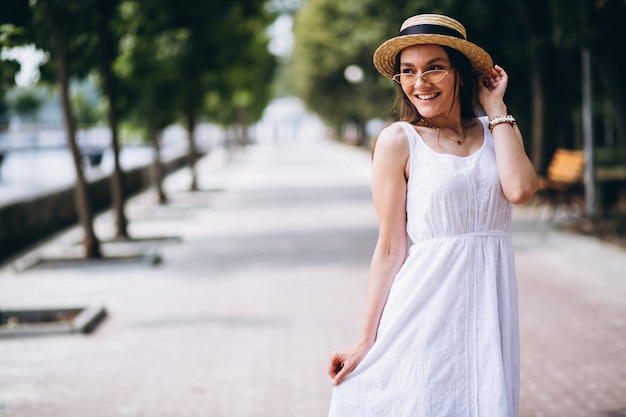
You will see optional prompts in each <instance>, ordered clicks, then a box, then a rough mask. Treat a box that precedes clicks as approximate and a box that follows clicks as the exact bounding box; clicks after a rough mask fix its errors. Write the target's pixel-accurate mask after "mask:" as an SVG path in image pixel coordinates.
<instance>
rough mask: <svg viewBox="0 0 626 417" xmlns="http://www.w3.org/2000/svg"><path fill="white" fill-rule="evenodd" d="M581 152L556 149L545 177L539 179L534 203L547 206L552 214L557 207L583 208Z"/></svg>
mask: <svg viewBox="0 0 626 417" xmlns="http://www.w3.org/2000/svg"><path fill="white" fill-rule="evenodd" d="M584 167H585V154H584V153H583V151H576V150H569V149H563V148H557V149H556V151H555V152H554V155H553V156H552V160H551V161H550V165H549V166H548V171H547V173H546V176H545V177H541V176H540V177H539V188H538V189H537V193H536V194H535V199H536V202H537V203H539V204H547V205H548V206H549V207H550V208H551V209H552V210H553V211H554V212H556V210H557V209H558V208H559V207H562V206H563V207H570V208H576V209H581V208H582V207H583V206H584V184H583V170H584Z"/></svg>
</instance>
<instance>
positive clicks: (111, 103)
mask: <svg viewBox="0 0 626 417" xmlns="http://www.w3.org/2000/svg"><path fill="white" fill-rule="evenodd" d="M105 1H108V0H105ZM100 10H101V11H103V13H102V15H101V16H100V19H98V25H99V27H98V37H99V38H100V52H101V55H100V72H101V75H102V81H103V90H104V95H105V97H106V99H107V102H108V103H107V104H108V106H107V117H108V120H109V129H110V130H111V147H112V150H113V173H112V174H111V201H112V205H113V211H114V212H115V217H116V228H115V237H116V238H118V239H122V238H124V239H127V238H128V219H127V218H126V213H125V212H124V205H125V202H126V196H125V193H124V184H123V182H122V179H123V172H122V168H121V166H120V157H119V155H120V145H119V123H118V115H117V108H116V101H117V90H116V86H115V76H114V75H113V69H112V66H113V55H114V53H113V51H114V49H115V40H114V39H113V37H112V35H111V33H110V31H109V29H108V28H107V24H108V23H109V21H110V13H111V11H112V10H110V8H107V7H106V5H104V6H103V7H100Z"/></svg>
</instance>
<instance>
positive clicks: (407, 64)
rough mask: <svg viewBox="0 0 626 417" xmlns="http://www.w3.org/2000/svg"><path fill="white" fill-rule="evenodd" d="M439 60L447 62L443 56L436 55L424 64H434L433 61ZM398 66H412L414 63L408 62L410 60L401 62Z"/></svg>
mask: <svg viewBox="0 0 626 417" xmlns="http://www.w3.org/2000/svg"><path fill="white" fill-rule="evenodd" d="M439 61H443V62H445V63H448V61H447V60H446V59H445V58H441V57H436V58H433V59H431V60H429V61H428V62H426V65H431V64H434V63H435V62H439ZM400 66H401V67H402V66H405V67H413V66H414V65H413V64H412V63H410V62H401V63H400Z"/></svg>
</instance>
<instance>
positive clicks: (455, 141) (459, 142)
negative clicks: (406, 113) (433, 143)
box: [420, 117, 467, 146]
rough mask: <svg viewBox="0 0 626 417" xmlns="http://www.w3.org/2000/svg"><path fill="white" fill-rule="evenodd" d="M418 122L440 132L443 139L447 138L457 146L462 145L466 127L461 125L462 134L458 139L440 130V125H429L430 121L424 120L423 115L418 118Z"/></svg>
mask: <svg viewBox="0 0 626 417" xmlns="http://www.w3.org/2000/svg"><path fill="white" fill-rule="evenodd" d="M420 122H422V123H423V124H424V126H426V127H428V128H430V129H434V130H436V131H437V132H439V133H441V134H442V135H443V137H444V138H445V139H448V140H449V141H451V142H454V143H456V144H457V145H458V146H461V145H463V143H464V142H465V135H466V134H467V129H466V128H465V127H463V136H461V138H460V139H453V138H450V137H448V135H446V134H445V133H444V132H443V130H441V128H440V127H437V126H433V125H431V124H430V123H428V122H427V121H426V119H424V118H423V117H422V119H421V120H420Z"/></svg>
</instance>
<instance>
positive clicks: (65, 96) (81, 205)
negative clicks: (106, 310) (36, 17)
mask: <svg viewBox="0 0 626 417" xmlns="http://www.w3.org/2000/svg"><path fill="white" fill-rule="evenodd" d="M45 13H46V19H47V21H48V25H49V26H50V33H51V37H52V45H53V48H54V52H55V54H56V66H57V71H58V77H59V83H60V84H61V106H62V108H63V119H64V122H65V131H66V134H67V142H68V145H69V147H70V150H71V152H72V158H73V161H74V168H75V169H76V188H75V196H76V197H75V198H76V211H77V212H78V218H79V221H80V224H81V225H82V227H83V230H84V233H85V236H84V239H83V244H84V248H85V256H86V257H88V258H100V257H101V256H102V253H101V251H100V241H99V240H98V238H97V237H96V234H95V232H94V228H93V215H92V212H91V207H90V205H89V198H88V195H87V182H86V181H85V175H84V173H83V166H82V160H81V155H80V152H79V149H78V145H77V144H76V127H75V125H74V118H73V116H72V109H71V107H70V98H69V88H70V87H69V73H68V68H67V62H66V60H65V59H66V58H65V45H64V43H63V39H62V37H61V33H60V32H59V28H58V20H57V18H56V15H55V13H54V9H53V6H52V5H51V4H50V0H46V1H45Z"/></svg>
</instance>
